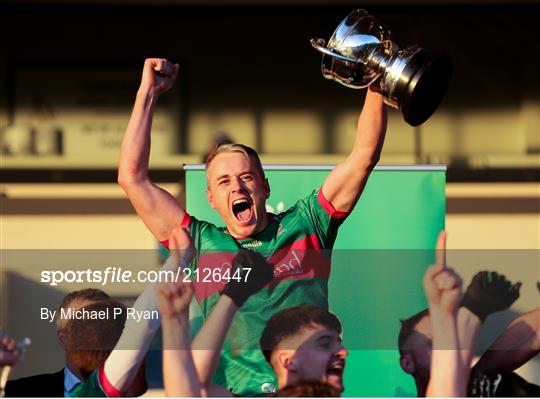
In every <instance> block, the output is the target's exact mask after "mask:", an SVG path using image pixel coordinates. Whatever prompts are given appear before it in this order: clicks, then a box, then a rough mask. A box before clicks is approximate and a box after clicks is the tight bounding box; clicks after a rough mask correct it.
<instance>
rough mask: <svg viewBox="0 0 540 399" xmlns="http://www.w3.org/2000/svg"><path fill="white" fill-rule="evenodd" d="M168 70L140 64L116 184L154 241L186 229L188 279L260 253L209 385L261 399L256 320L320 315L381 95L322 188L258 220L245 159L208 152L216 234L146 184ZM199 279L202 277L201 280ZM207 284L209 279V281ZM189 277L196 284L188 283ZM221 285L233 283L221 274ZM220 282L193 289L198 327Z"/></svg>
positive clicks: (258, 182)
mask: <svg viewBox="0 0 540 399" xmlns="http://www.w3.org/2000/svg"><path fill="white" fill-rule="evenodd" d="M178 69H179V66H178V64H174V65H173V64H172V63H170V62H168V61H167V60H165V59H156V58H152V59H147V60H146V61H145V64H144V69H143V74H142V80H141V85H140V88H139V91H138V92H137V97H136V100H135V105H134V108H133V112H132V115H131V118H130V121H129V124H128V127H127V130H126V133H125V136H124V140H123V142H122V148H121V153H120V161H119V170H118V182H119V184H120V185H121V186H122V188H123V189H124V190H125V192H126V193H127V195H128V197H129V199H130V201H131V203H132V204H133V206H134V208H135V210H136V211H137V213H138V214H139V216H140V217H141V218H142V220H143V222H144V223H145V225H146V226H147V227H148V229H149V230H150V231H151V232H152V233H153V234H154V235H155V237H156V238H157V239H158V240H160V241H162V242H163V243H164V244H165V245H167V242H166V239H167V238H168V237H169V236H170V234H171V231H172V230H173V229H174V228H177V227H178V226H180V225H182V226H185V227H189V229H190V233H191V235H192V236H193V238H194V244H195V247H196V250H197V252H198V255H199V256H198V257H196V258H195V261H194V262H193V263H192V265H191V267H192V270H193V271H195V270H198V271H201V273H202V272H203V271H204V270H210V271H213V270H214V269H216V268H218V269H219V273H218V274H217V275H218V276H219V275H220V273H222V272H223V270H224V269H223V266H225V269H226V270H227V266H228V267H229V269H230V262H231V261H232V259H233V258H234V257H235V255H236V253H237V252H238V251H239V248H242V247H245V248H250V249H253V250H256V251H257V252H259V253H261V254H262V255H263V256H264V257H265V258H267V260H268V262H269V263H270V264H272V265H273V266H274V280H273V281H272V282H271V283H270V284H269V285H268V287H267V288H265V289H262V290H261V291H259V292H258V293H257V294H256V295H253V296H252V297H250V298H249V300H247V302H246V304H245V305H243V299H242V298H239V299H238V301H239V303H238V304H237V305H239V306H241V305H243V306H242V307H241V309H240V311H239V313H238V314H237V316H236V318H235V321H234V322H233V325H232V327H231V332H230V334H229V336H228V338H227V340H226V342H225V344H224V351H223V356H222V361H221V364H220V367H219V369H218V372H217V374H216V378H215V382H216V383H217V384H219V385H222V386H224V387H226V388H228V389H230V390H231V391H232V392H234V393H235V394H240V395H244V396H254V395H260V394H262V393H263V392H262V390H263V387H264V386H268V384H269V383H270V384H273V385H275V379H274V376H273V373H272V372H271V369H270V368H269V367H268V364H267V363H266V361H265V359H264V356H263V355H262V353H261V351H260V350H259V349H258V341H259V337H260V333H261V331H262V329H263V327H264V325H265V323H266V321H267V320H268V319H269V318H270V317H271V316H272V315H273V314H274V313H276V312H277V311H279V310H281V309H284V308H287V307H291V306H294V305H298V304H301V303H309V304H312V305H316V306H321V307H323V308H327V307H328V301H327V292H328V289H327V283H328V277H329V273H330V256H329V254H328V253H324V251H323V250H325V249H326V250H328V249H331V248H332V247H333V244H334V241H335V239H336V235H337V230H338V227H339V226H340V225H341V223H342V222H343V221H344V219H345V217H346V216H347V215H348V214H349V213H350V211H351V210H352V209H353V207H354V205H355V204H356V202H357V201H358V198H359V197H360V195H361V193H362V190H363V189H364V187H365V184H366V182H367V179H368V177H369V174H370V172H371V170H372V169H373V167H374V166H375V164H376V163H377V161H378V160H379V157H380V153H381V150H382V145H383V141H384V134H385V131H386V109H385V106H384V104H383V99H382V96H380V95H379V94H377V93H376V92H375V91H373V90H371V89H370V90H369V91H368V93H367V95H366V100H365V104H364V108H363V111H362V113H361V115H360V118H359V121H358V127H357V131H356V138H355V142H354V146H353V149H352V151H351V153H350V154H349V156H348V157H347V158H346V159H345V160H344V161H343V162H341V163H340V164H339V165H338V166H337V167H336V168H335V169H334V170H333V171H332V172H331V173H330V174H329V176H328V177H327V179H326V181H325V182H324V184H323V186H322V187H321V188H320V189H319V190H315V191H314V192H313V193H312V194H310V195H309V196H308V197H306V198H304V199H301V200H299V201H298V202H297V203H296V204H295V205H294V206H293V207H291V208H290V209H289V210H286V211H285V212H283V213H281V214H279V215H273V214H269V213H266V206H265V203H266V200H267V199H268V197H269V196H270V186H269V183H268V181H267V180H266V178H265V175H264V171H263V168H262V165H261V162H260V160H259V157H258V155H257V153H256V151H255V150H253V149H251V148H249V147H247V146H244V145H240V144H230V145H224V146H220V147H218V148H217V149H216V150H215V151H214V152H213V153H211V154H210V155H209V157H208V159H207V167H206V171H207V172H206V173H207V186H208V187H207V190H206V197H207V200H208V202H209V203H210V205H211V206H212V207H213V208H214V209H216V211H217V212H218V213H219V215H220V216H221V218H222V220H223V222H224V223H225V227H217V226H215V225H213V224H210V223H207V222H204V221H201V220H198V219H196V218H195V217H192V216H190V215H188V214H187V213H186V211H185V210H184V209H182V208H181V207H180V206H179V204H178V202H177V201H176V199H175V198H174V197H173V196H172V195H171V194H169V193H168V192H166V191H164V190H162V189H161V188H159V187H157V186H156V185H154V184H153V183H152V181H151V180H150V179H149V177H148V163H149V154H150V130H151V124H152V115H153V110H154V106H155V104H156V101H157V99H158V97H159V95H160V94H162V93H164V92H165V91H167V90H168V89H170V88H171V86H172V85H173V83H174V81H175V79H176V76H177V74H178ZM201 275H202V274H201ZM209 275H211V276H216V274H209ZM198 276H199V275H198ZM222 277H228V278H229V279H230V278H232V277H234V276H230V275H226V272H225V275H222ZM226 283H227V281H226V279H225V281H223V280H221V279H214V278H213V279H212V281H210V282H208V283H206V284H201V282H200V281H199V282H198V281H195V284H194V293H195V297H196V299H197V301H198V302H199V304H200V305H201V310H202V313H203V316H204V317H205V318H206V317H207V316H208V314H209V313H210V311H211V310H212V308H213V307H214V305H215V304H216V302H217V300H218V299H219V294H220V291H221V290H222V289H223V287H224V286H225V285H226Z"/></svg>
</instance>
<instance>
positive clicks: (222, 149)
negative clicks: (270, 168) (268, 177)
mask: <svg viewBox="0 0 540 399" xmlns="http://www.w3.org/2000/svg"><path fill="white" fill-rule="evenodd" d="M231 152H241V153H242V154H244V155H245V156H246V157H249V158H251V159H252V160H253V161H254V162H255V168H256V169H257V171H258V172H259V173H260V174H261V177H262V178H263V179H265V176H264V169H263V167H262V163H261V159H260V158H259V154H257V151H255V150H254V149H253V148H251V147H248V146H247V145H244V144H234V143H233V144H222V145H220V146H218V147H216V148H214V149H213V150H212V151H210V153H209V154H208V156H207V157H206V170H207V171H208V169H209V168H210V164H211V163H212V161H213V160H214V158H215V157H217V156H218V155H219V154H224V153H231Z"/></svg>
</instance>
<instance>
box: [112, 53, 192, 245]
mask: <svg viewBox="0 0 540 399" xmlns="http://www.w3.org/2000/svg"><path fill="white" fill-rule="evenodd" d="M178 68H179V67H178V64H174V65H173V64H172V63H170V62H168V61H167V60H165V59H161V58H148V59H146V60H145V62H144V68H143V73H142V79H141V85H140V87H139V90H138V91H137V97H136V99H135V105H134V106H133V111H132V113H131V117H130V119H129V123H128V126H127V129H126V132H125V134H124V139H123V141H122V146H121V149H120V159H119V163H118V183H119V184H120V186H121V187H122V188H123V189H124V191H125V192H126V194H127V196H128V198H129V200H130V201H131V204H132V205H133V207H134V208H135V210H136V211H137V213H138V215H139V216H140V217H141V219H142V221H143V222H144V224H145V225H146V227H148V229H149V230H150V231H151V232H152V234H154V236H155V237H156V238H157V239H158V240H160V241H163V240H166V239H167V238H169V236H170V235H171V233H172V231H173V229H174V228H176V227H178V226H179V225H180V224H181V222H182V219H183V217H184V213H185V212H184V210H183V209H182V208H181V207H180V205H179V204H178V201H177V200H176V199H175V198H174V196H172V195H171V194H170V193H169V192H167V191H165V190H163V189H162V188H160V187H158V186H156V185H155V184H154V183H153V182H152V181H151V180H150V178H149V177H148V163H149V159H150V141H151V140H150V132H151V129H152V117H153V113H154V107H155V104H156V101H157V99H158V97H159V95H160V94H162V93H164V92H166V91H167V90H169V89H170V88H171V86H172V85H173V83H174V81H175V79H176V76H177V74H178Z"/></svg>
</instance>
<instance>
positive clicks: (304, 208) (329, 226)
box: [296, 189, 350, 249]
mask: <svg viewBox="0 0 540 399" xmlns="http://www.w3.org/2000/svg"><path fill="white" fill-rule="evenodd" d="M296 206H297V208H298V210H299V211H300V212H302V214H303V216H304V217H306V218H307V219H308V220H309V222H310V223H311V224H312V225H313V227H314V229H315V233H316V234H317V236H318V238H319V240H320V242H321V245H322V246H323V247H324V248H328V249H330V248H332V247H333V246H334V242H335V241H336V237H337V232H338V229H339V226H341V224H342V223H343V222H344V221H345V219H346V218H347V216H348V215H349V214H350V212H342V211H338V210H336V209H335V208H334V206H333V205H332V204H331V203H330V201H328V200H327V199H326V198H325V197H324V195H323V192H322V189H318V190H314V191H313V192H312V193H311V194H310V195H308V196H307V197H306V198H303V199H301V200H299V201H298V202H297V203H296Z"/></svg>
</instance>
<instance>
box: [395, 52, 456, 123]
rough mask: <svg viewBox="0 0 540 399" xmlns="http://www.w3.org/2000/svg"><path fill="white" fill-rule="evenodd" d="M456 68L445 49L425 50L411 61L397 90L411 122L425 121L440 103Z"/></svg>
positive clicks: (407, 118) (400, 106) (402, 111)
mask: <svg viewBox="0 0 540 399" xmlns="http://www.w3.org/2000/svg"><path fill="white" fill-rule="evenodd" d="M452 71H453V63H452V59H451V58H450V57H449V56H448V55H446V54H443V53H437V52H429V51H426V50H421V51H419V52H417V53H416V54H414V56H413V57H412V58H411V60H410V61H408V63H407V66H406V67H405V69H404V71H403V74H402V79H400V80H399V83H398V84H397V86H396V88H395V94H396V97H397V98H399V101H398V102H399V110H400V111H401V113H402V115H403V118H404V119H405V121H406V122H407V123H408V124H409V125H411V126H418V125H421V124H422V123H424V122H425V121H426V120H427V119H428V118H429V117H430V116H431V115H432V114H433V113H434V112H435V110H436V109H437V108H438V107H439V105H440V103H441V101H442V99H443V97H444V94H445V93H446V89H447V88H448V84H449V83H450V79H451V77H452Z"/></svg>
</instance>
